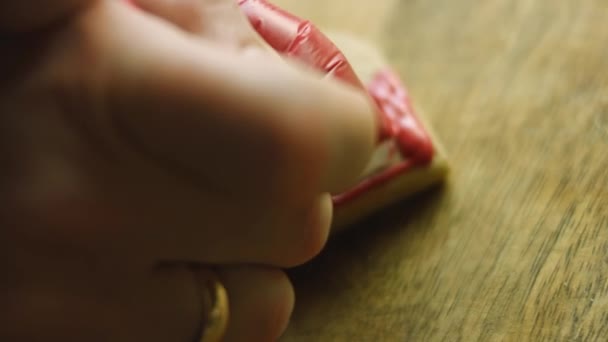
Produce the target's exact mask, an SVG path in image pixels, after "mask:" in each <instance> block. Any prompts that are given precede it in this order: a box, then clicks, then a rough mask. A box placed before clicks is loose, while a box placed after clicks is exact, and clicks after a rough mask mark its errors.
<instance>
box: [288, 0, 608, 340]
mask: <svg viewBox="0 0 608 342" xmlns="http://www.w3.org/2000/svg"><path fill="white" fill-rule="evenodd" d="M276 2H277V3H278V4H281V5H283V6H285V7H286V8H288V9H291V10H294V11H295V12H296V13H298V14H300V15H303V16H306V17H308V18H310V19H313V21H315V22H316V23H319V24H321V25H324V26H326V27H332V28H340V29H348V30H351V31H352V32H356V33H359V34H361V35H362V36H364V37H368V38H373V39H381V40H379V42H381V45H382V46H383V48H384V49H385V51H386V53H387V54H388V56H389V58H390V60H391V61H392V62H393V63H394V65H395V66H396V67H397V69H398V70H399V71H400V72H401V73H402V75H403V77H404V78H405V79H406V81H407V83H408V85H409V87H410V90H411V92H412V94H413V96H414V98H415V101H416V102H417V104H418V105H419V106H421V107H422V108H424V111H425V112H426V114H427V116H428V118H429V120H430V121H431V122H432V123H433V125H434V127H435V129H436V131H437V132H438V134H439V136H440V137H441V139H442V141H443V143H444V144H445V145H446V147H447V149H448V152H449V157H450V159H451V163H452V173H451V176H450V180H449V183H448V185H447V186H446V187H445V188H444V189H442V190H435V191H432V192H429V193H428V194H425V195H422V196H418V197H416V198H415V199H413V200H411V201H409V202H404V203H401V204H399V205H397V206H395V207H393V208H390V209H388V210H386V211H384V212H382V213H381V214H379V215H378V216H377V217H375V218H372V219H370V220H368V221H366V222H364V223H363V224H361V225H360V226H359V227H357V229H356V230H354V231H352V232H350V233H349V234H347V235H346V236H343V237H341V238H340V239H339V240H336V241H335V242H333V243H332V244H331V245H330V246H328V249H327V250H326V251H325V252H324V253H323V254H322V255H321V256H320V257H319V258H318V259H317V260H316V261H314V262H313V263H311V264H309V265H305V266H303V267H301V268H300V269H298V270H296V271H295V272H294V273H293V279H294V282H295V286H296V292H297V303H296V311H295V313H294V317H293V320H292V322H291V326H290V328H289V330H288V332H287V334H286V336H285V337H284V341H320V342H324V341H608V1H606V0H581V1H575V0H492V1H482V0H424V1H423V0H400V1H398V0H394V1H393V0H374V1H369V2H367V1H360V0H308V1H307V0H278V1H276Z"/></svg>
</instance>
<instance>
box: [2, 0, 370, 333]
mask: <svg viewBox="0 0 608 342" xmlns="http://www.w3.org/2000/svg"><path fill="white" fill-rule="evenodd" d="M28 4H29V5H30V6H27V5H28ZM45 6H46V7H48V8H46V7H45ZM137 6H138V7H139V9H137V8H135V7H133V6H131V5H129V4H126V3H123V2H118V1H92V0H91V1H84V0H83V1H75V0H72V1H67V0H65V1H60V0H56V1H46V2H43V3H42V4H39V3H38V2H36V3H35V4H34V2H33V1H5V2H3V3H2V4H1V5H0V13H3V15H2V16H0V21H1V24H0V30H1V31H0V32H1V33H0V34H1V36H0V37H1V40H0V74H2V75H6V77H2V80H0V164H1V165H2V168H0V227H1V228H0V251H1V252H0V253H1V255H0V272H1V273H2V274H3V282H2V284H0V303H1V305H0V339H1V340H27V341H56V340H61V341H82V340H87V341H107V340H112V341H184V342H186V341H193V340H195V339H196V338H197V336H196V335H197V333H198V331H199V330H200V328H201V327H200V322H201V317H203V316H204V313H203V312H202V310H203V305H202V304H201V298H202V297H203V294H204V291H206V284H205V283H204V282H203V283H201V282H200V281H199V279H201V278H203V277H201V276H200V273H201V272H205V271H206V269H207V267H211V266H213V267H214V268H215V269H216V270H217V272H218V275H219V276H220V278H221V280H222V282H223V284H224V286H225V288H226V290H227V292H228V296H229V298H230V310H231V321H230V323H229V326H228V331H227V336H226V337H227V340H228V341H239V340H243V339H246V340H248V341H268V340H274V339H276V338H277V337H278V336H279V335H280V334H281V333H282V331H283V330H284V328H285V326H286V324H287V321H288V319H289V315H290V313H291V310H292V306H293V303H294V298H293V289H292V288H291V285H290V283H289V280H288V279H287V277H286V276H285V274H284V273H283V272H282V271H281V268H284V267H292V266H295V265H299V264H301V263H303V262H306V261H307V260H309V259H311V258H312V257H314V256H315V255H316V254H317V253H318V252H319V251H320V250H321V249H322V248H323V246H324V244H325V241H326V239H327V235H328V229H329V226H330V222H331V217H332V213H331V211H332V207H331V200H330V195H329V193H330V192H331V193H334V192H338V191H342V190H344V189H346V188H347V187H348V186H350V185H352V183H353V182H354V181H355V180H356V179H357V177H358V176H359V175H360V173H361V171H362V170H363V168H364V166H365V164H366V163H367V162H368V160H369V157H370V155H371V151H372V149H373V144H374V141H375V140H376V137H375V134H374V132H376V126H375V122H374V118H375V116H376V114H375V113H374V109H373V106H372V105H371V104H370V103H369V101H368V99H367V97H365V96H364V95H363V94H362V93H360V92H358V91H356V90H354V89H352V88H349V87H348V86H345V85H342V84H337V83H334V82H331V81H330V80H327V79H323V78H322V76H321V75H318V74H316V73H314V72H313V71H311V70H308V69H307V68H306V67H304V66H302V65H298V64H297V63H295V62H289V61H282V60H279V59H278V57H277V56H276V54H274V53H272V52H271V51H270V49H269V48H268V47H267V46H265V45H264V44H263V43H262V42H261V40H260V39H259V38H258V37H257V36H256V35H255V33H254V32H253V31H252V30H251V28H250V27H249V26H248V25H247V24H246V21H245V19H244V18H243V17H242V15H241V14H240V12H239V11H238V9H237V8H236V6H234V2H233V1H232V0H214V1H211V0H209V1H188V0H166V1H165V0H154V1H151V0H145V1H141V2H138V3H137ZM34 7H35V8H38V10H37V11H36V12H31V10H30V9H31V8H34ZM9 12H11V13H12V14H13V15H11V16H6V15H4V14H5V13H9ZM25 12H27V13H25ZM26 17H27V18H28V19H27V20H25V19H23V20H22V19H20V18H26ZM222 27H230V28H234V30H231V31H226V30H221V28H222ZM193 265H196V268H194V267H193ZM254 295H256V296H257V295H259V297H255V296H254ZM203 328H204V327H203Z"/></svg>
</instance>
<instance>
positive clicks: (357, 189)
mask: <svg viewBox="0 0 608 342" xmlns="http://www.w3.org/2000/svg"><path fill="white" fill-rule="evenodd" d="M414 166H416V164H415V163H414V162H413V161H412V160H406V161H403V162H401V163H399V164H397V165H394V166H391V167H389V168H388V169H386V170H384V171H383V172H381V173H379V174H377V175H374V176H371V177H368V178H366V179H364V180H363V181H361V182H359V184H357V185H355V186H354V187H352V188H351V189H350V190H348V191H346V192H343V193H341V194H339V195H335V196H333V197H332V200H333V203H334V205H335V206H340V205H342V204H344V203H346V202H349V201H351V200H353V199H354V198H357V197H359V196H361V195H362V194H364V193H366V192H367V191H369V190H370V189H373V188H375V187H378V186H380V185H382V184H385V183H387V182H388V181H390V180H391V179H393V178H395V177H398V176H399V175H401V174H403V173H406V172H408V171H409V170H411V169H412V167H414Z"/></svg>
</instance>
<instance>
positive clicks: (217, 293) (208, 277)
mask: <svg viewBox="0 0 608 342" xmlns="http://www.w3.org/2000/svg"><path fill="white" fill-rule="evenodd" d="M196 273H197V277H198V279H199V281H200V283H201V284H205V285H206V286H205V288H206V289H207V291H206V293H205V294H203V298H202V301H203V312H204V316H203V318H202V321H201V333H200V335H201V336H200V338H199V342H220V341H221V340H222V339H223V337H224V334H225V333H226V328H227V326H228V318H229V311H230V310H229V306H228V293H227V292H226V289H225V288H224V285H223V284H222V283H221V282H220V280H219V277H218V276H217V274H216V273H215V272H214V271H212V270H205V271H203V270H197V271H196Z"/></svg>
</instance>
